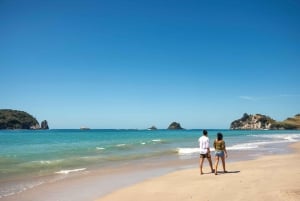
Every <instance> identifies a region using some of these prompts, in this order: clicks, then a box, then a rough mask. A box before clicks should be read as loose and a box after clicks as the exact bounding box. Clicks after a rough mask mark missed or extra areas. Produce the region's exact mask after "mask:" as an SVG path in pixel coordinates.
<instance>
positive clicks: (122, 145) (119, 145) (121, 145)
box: [116, 144, 126, 147]
mask: <svg viewBox="0 0 300 201" xmlns="http://www.w3.org/2000/svg"><path fill="white" fill-rule="evenodd" d="M116 146H117V147H124V146H126V144H117V145H116Z"/></svg>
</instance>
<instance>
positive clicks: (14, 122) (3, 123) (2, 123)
mask: <svg viewBox="0 0 300 201" xmlns="http://www.w3.org/2000/svg"><path fill="white" fill-rule="evenodd" d="M39 128H40V126H39V122H38V121H37V120H36V119H35V118H34V117H33V116H32V115H30V114H28V113H27V112H24V111H18V110H10V109H1V110H0V129H39Z"/></svg>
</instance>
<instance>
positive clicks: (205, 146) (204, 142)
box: [198, 130, 214, 175]
mask: <svg viewBox="0 0 300 201" xmlns="http://www.w3.org/2000/svg"><path fill="white" fill-rule="evenodd" d="M207 135H208V133H207V130H203V135H202V136H201V137H200V138H199V139H198V141H199V147H200V174H201V175H202V174H203V171H202V167H203V162H204V159H205V158H207V160H208V162H209V166H210V169H211V172H212V173H213V172H214V169H213V166H212V162H211V156H210V149H209V138H208V137H207Z"/></svg>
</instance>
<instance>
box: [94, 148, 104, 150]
mask: <svg viewBox="0 0 300 201" xmlns="http://www.w3.org/2000/svg"><path fill="white" fill-rule="evenodd" d="M96 149H97V150H104V149H105V148H103V147H96Z"/></svg>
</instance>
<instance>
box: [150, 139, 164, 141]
mask: <svg viewBox="0 0 300 201" xmlns="http://www.w3.org/2000/svg"><path fill="white" fill-rule="evenodd" d="M161 141H162V140H161V139H154V140H152V142H161Z"/></svg>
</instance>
